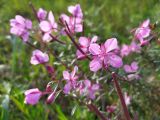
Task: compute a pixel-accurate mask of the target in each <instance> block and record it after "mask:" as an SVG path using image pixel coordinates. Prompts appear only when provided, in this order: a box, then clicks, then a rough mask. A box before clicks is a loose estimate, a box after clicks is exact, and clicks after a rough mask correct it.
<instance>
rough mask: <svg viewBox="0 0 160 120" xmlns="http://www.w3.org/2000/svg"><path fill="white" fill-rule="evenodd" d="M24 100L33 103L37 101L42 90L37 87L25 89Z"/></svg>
mask: <svg viewBox="0 0 160 120" xmlns="http://www.w3.org/2000/svg"><path fill="white" fill-rule="evenodd" d="M24 94H25V100H24V103H26V104H31V105H35V104H37V103H38V101H39V99H40V97H41V96H42V92H41V91H39V89H38V88H34V89H30V90H27V91H25V93H24Z"/></svg>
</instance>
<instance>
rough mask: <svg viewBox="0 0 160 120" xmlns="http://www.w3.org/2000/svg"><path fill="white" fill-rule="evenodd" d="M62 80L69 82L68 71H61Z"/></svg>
mask: <svg viewBox="0 0 160 120" xmlns="http://www.w3.org/2000/svg"><path fill="white" fill-rule="evenodd" d="M63 78H64V79H65V80H69V79H70V74H69V72H68V71H63Z"/></svg>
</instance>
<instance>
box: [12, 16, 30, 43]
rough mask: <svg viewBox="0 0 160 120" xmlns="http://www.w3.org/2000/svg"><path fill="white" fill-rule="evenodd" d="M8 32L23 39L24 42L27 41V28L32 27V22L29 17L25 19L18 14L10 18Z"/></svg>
mask: <svg viewBox="0 0 160 120" xmlns="http://www.w3.org/2000/svg"><path fill="white" fill-rule="evenodd" d="M10 26H11V29H10V32H11V33H12V34H14V35H17V36H19V37H21V38H22V39H23V41H24V42H27V41H28V38H29V30H31V29H32V22H31V20H29V19H25V18H23V17H22V16H20V15H16V16H15V19H11V20H10Z"/></svg>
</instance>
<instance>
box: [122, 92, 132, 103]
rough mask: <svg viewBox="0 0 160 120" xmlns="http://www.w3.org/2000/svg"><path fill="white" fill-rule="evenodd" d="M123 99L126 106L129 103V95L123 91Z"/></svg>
mask: <svg viewBox="0 0 160 120" xmlns="http://www.w3.org/2000/svg"><path fill="white" fill-rule="evenodd" d="M124 101H125V103H126V105H127V106H128V105H130V104H131V96H129V95H128V94H127V93H126V92H125V93H124Z"/></svg>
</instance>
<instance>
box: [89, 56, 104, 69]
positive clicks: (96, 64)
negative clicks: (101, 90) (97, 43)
mask: <svg viewBox="0 0 160 120" xmlns="http://www.w3.org/2000/svg"><path fill="white" fill-rule="evenodd" d="M89 67H90V70H91V71H93V72H97V71H98V70H99V69H101V68H102V63H101V61H100V60H99V59H98V58H94V59H93V60H92V61H91V62H90V64H89Z"/></svg>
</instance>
